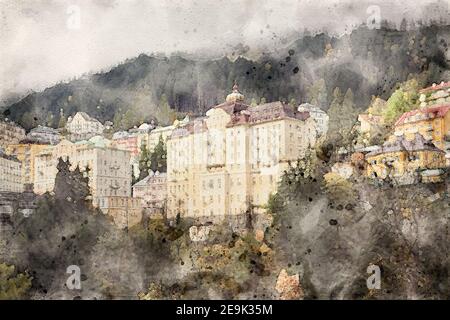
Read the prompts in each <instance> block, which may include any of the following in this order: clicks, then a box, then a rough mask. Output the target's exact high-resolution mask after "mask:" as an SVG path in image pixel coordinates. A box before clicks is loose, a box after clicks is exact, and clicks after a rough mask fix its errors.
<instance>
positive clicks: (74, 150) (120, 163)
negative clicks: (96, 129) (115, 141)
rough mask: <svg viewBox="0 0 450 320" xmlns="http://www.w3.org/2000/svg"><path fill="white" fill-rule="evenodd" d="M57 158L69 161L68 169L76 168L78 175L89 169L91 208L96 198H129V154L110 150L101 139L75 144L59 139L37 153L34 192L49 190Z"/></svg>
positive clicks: (53, 179)
mask: <svg viewBox="0 0 450 320" xmlns="http://www.w3.org/2000/svg"><path fill="white" fill-rule="evenodd" d="M59 158H62V159H63V160H65V161H67V160H69V162H70V163H71V169H75V168H76V167H77V166H78V167H79V168H80V170H81V171H82V172H86V168H88V169H89V170H88V173H86V174H88V176H89V187H90V189H91V194H92V197H93V203H94V205H98V198H99V197H106V196H122V197H130V196H131V168H130V166H129V163H130V153H129V152H128V151H125V150H119V149H116V148H112V147H111V146H110V142H109V141H108V140H106V139H104V138H102V137H94V138H91V139H90V140H89V141H81V142H77V143H72V142H70V141H68V140H63V141H61V142H60V143H59V144H58V145H56V146H50V147H47V148H46V149H44V150H43V151H41V152H40V153H39V154H38V155H37V156H36V158H35V179H34V180H35V184H34V190H35V192H36V193H38V194H42V193H45V192H51V191H53V188H54V184H55V178H56V174H57V163H58V159H59Z"/></svg>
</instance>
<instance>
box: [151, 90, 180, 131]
mask: <svg viewBox="0 0 450 320" xmlns="http://www.w3.org/2000/svg"><path fill="white" fill-rule="evenodd" d="M176 116H177V113H176V112H175V111H174V110H172V109H171V107H170V105H169V101H168V100H167V96H166V95H165V94H163V95H162V96H161V99H160V101H159V104H158V109H157V112H156V118H157V119H158V122H159V123H162V124H166V125H168V124H170V123H172V122H173V121H174V120H175V119H176Z"/></svg>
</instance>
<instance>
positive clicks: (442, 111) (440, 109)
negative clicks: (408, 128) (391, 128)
mask: <svg viewBox="0 0 450 320" xmlns="http://www.w3.org/2000/svg"><path fill="white" fill-rule="evenodd" d="M448 110H450V104H447V105H440V106H433V107H429V108H424V109H416V110H412V111H409V112H405V113H404V114H402V116H401V117H400V118H399V119H398V120H397V122H396V123H395V125H396V126H398V125H401V124H403V123H404V122H405V120H406V119H407V118H409V117H411V116H413V115H416V114H418V113H433V114H434V117H435V118H442V117H444V116H445V115H446V114H447V112H448Z"/></svg>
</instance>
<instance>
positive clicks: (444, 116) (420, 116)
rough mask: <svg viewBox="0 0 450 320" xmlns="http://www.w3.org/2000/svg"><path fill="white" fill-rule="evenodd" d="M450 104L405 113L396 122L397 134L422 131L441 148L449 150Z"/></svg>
mask: <svg viewBox="0 0 450 320" xmlns="http://www.w3.org/2000/svg"><path fill="white" fill-rule="evenodd" d="M449 110H450V104H448V105H441V106H434V107H427V108H421V109H416V110H413V111H410V112H406V113H404V114H403V115H402V116H401V117H400V118H399V119H398V120H397V122H396V123H395V134H396V135H402V134H405V135H414V134H415V133H416V132H418V133H420V134H421V135H422V136H423V137H424V138H425V139H426V140H430V141H432V142H433V144H434V145H435V146H436V147H438V148H439V149H441V150H444V151H446V152H447V153H448V152H449V150H448V149H449V138H450V112H449Z"/></svg>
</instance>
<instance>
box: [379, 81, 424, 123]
mask: <svg viewBox="0 0 450 320" xmlns="http://www.w3.org/2000/svg"><path fill="white" fill-rule="evenodd" d="M418 90H419V84H418V82H417V80H416V79H411V80H408V81H406V82H405V83H403V84H402V85H401V86H400V88H398V89H397V90H395V92H394V93H393V94H392V95H391V97H390V98H389V99H388V100H387V106H386V109H385V111H384V113H383V118H384V121H385V122H386V123H387V124H392V123H393V122H395V121H396V120H397V119H398V118H399V117H400V116H401V115H402V114H403V113H405V112H408V111H410V110H413V109H415V108H416V107H417V100H418Z"/></svg>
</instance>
